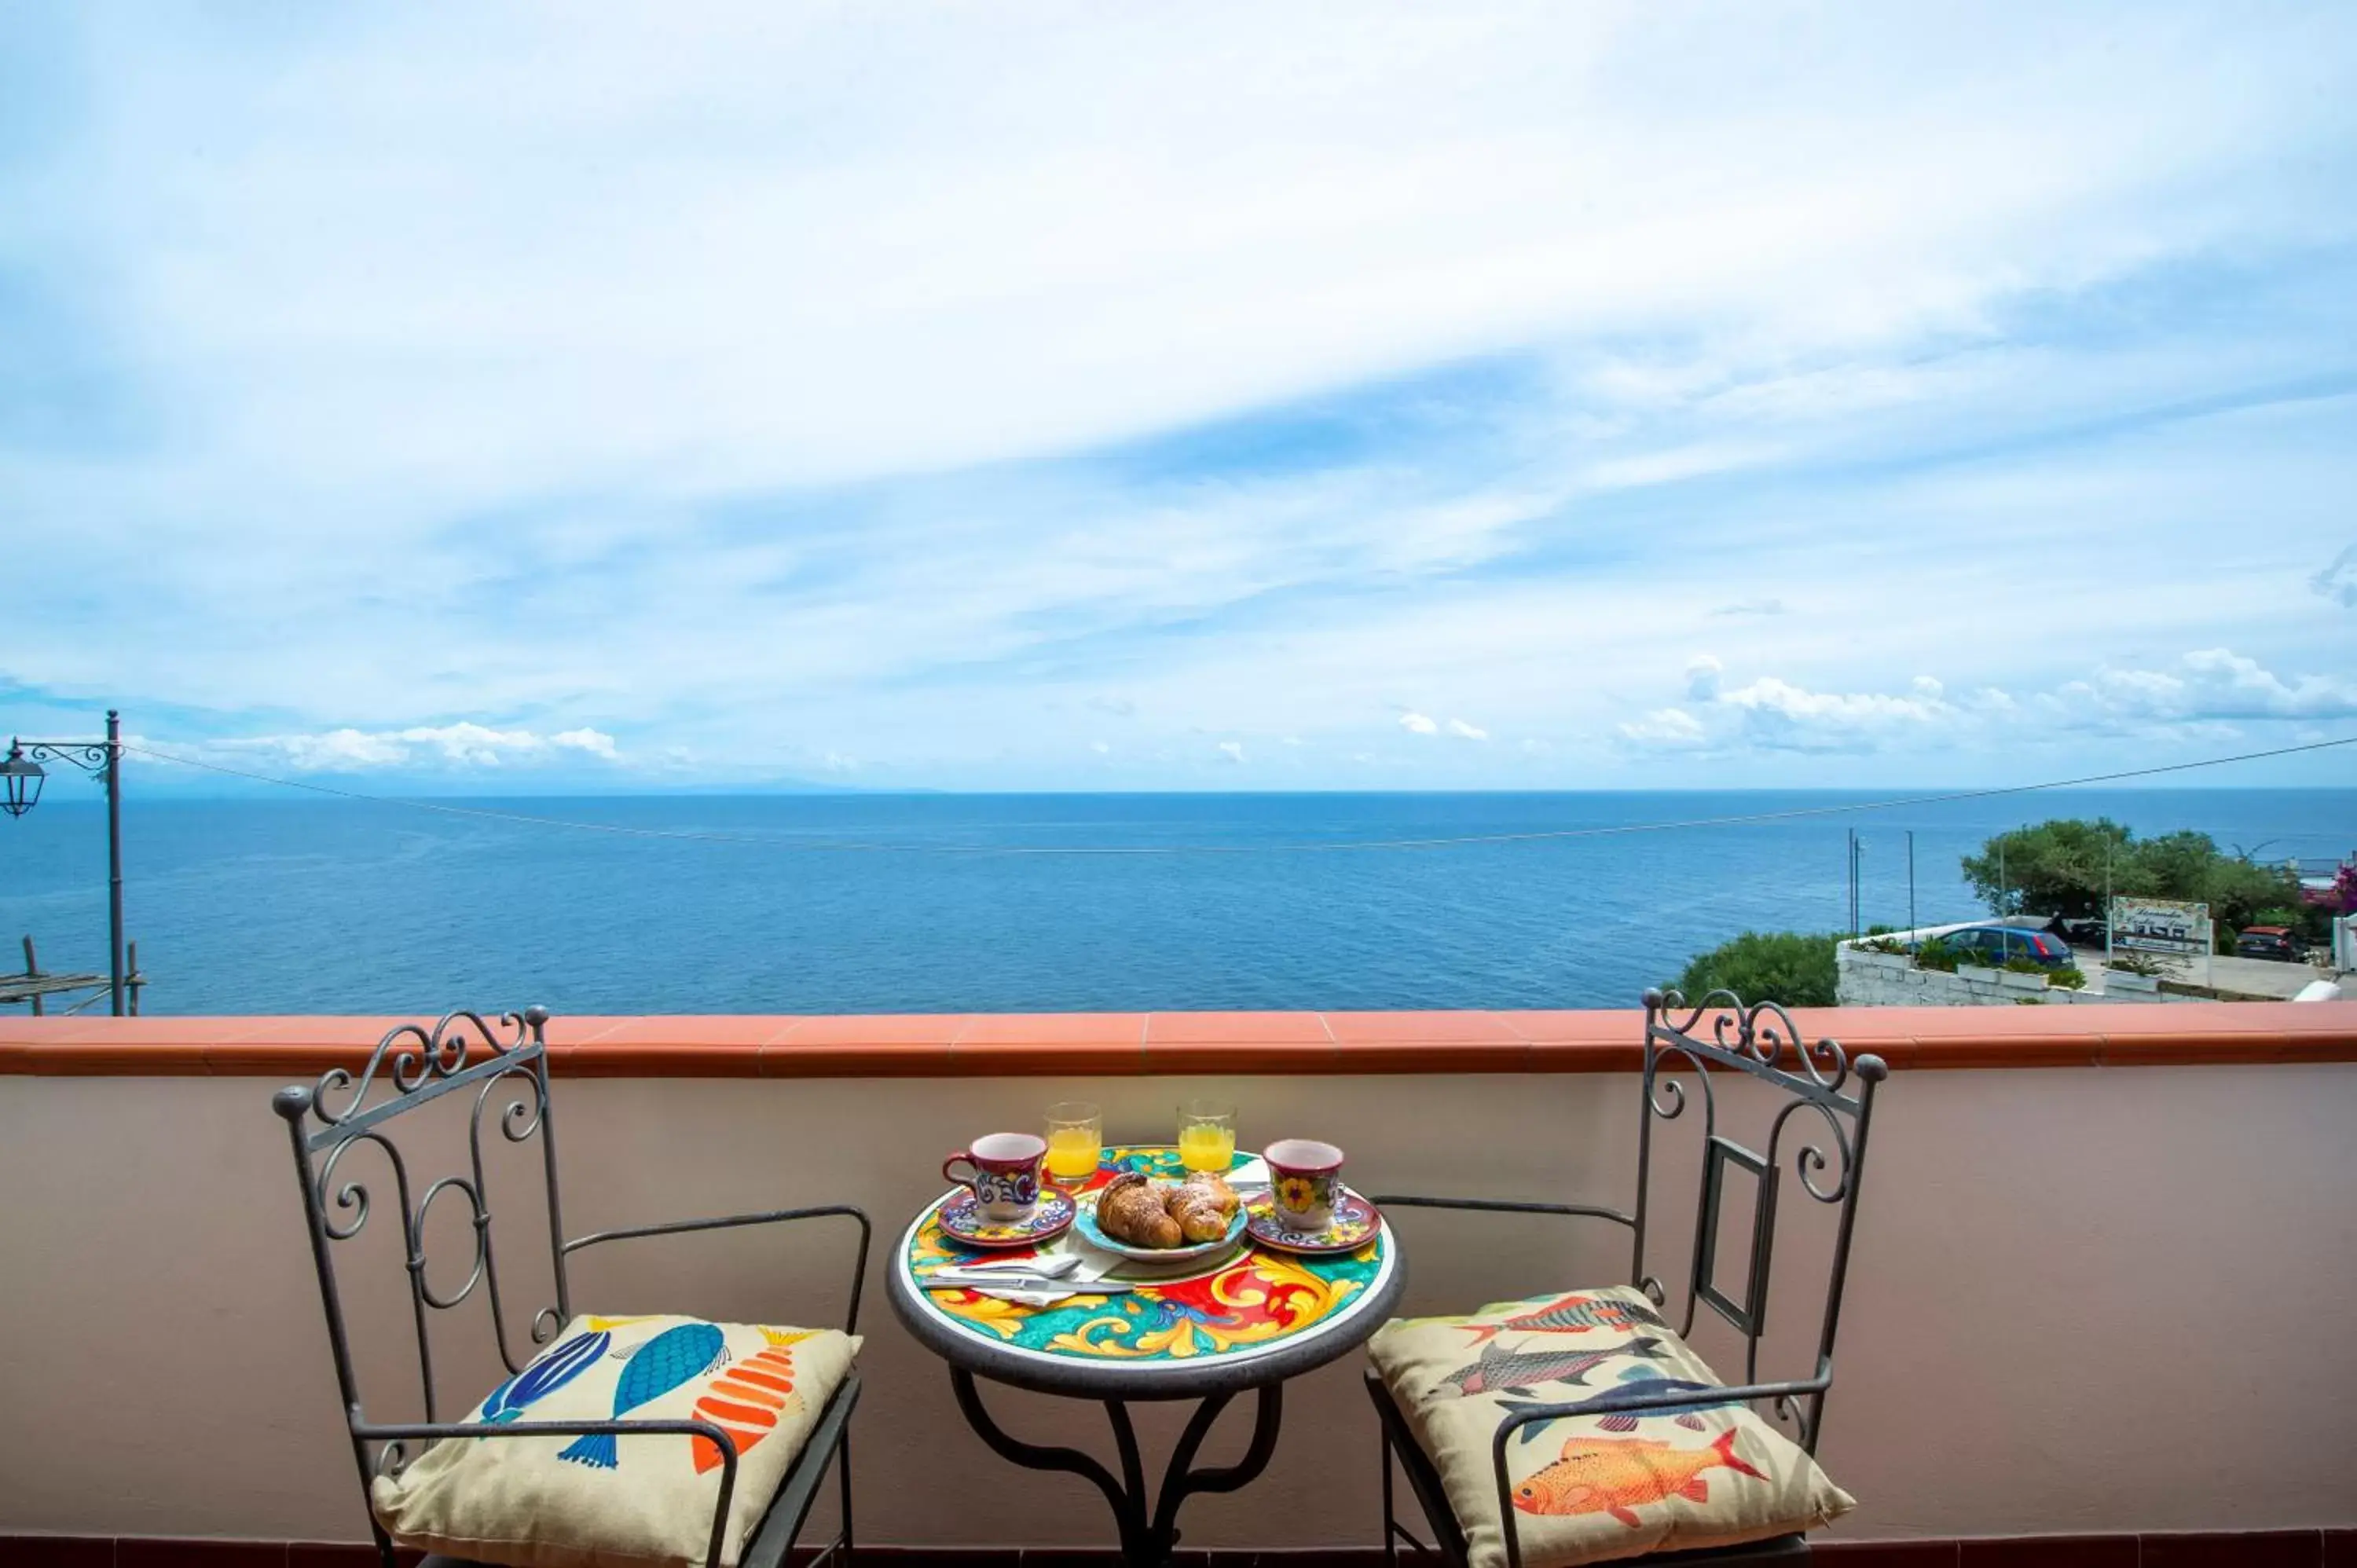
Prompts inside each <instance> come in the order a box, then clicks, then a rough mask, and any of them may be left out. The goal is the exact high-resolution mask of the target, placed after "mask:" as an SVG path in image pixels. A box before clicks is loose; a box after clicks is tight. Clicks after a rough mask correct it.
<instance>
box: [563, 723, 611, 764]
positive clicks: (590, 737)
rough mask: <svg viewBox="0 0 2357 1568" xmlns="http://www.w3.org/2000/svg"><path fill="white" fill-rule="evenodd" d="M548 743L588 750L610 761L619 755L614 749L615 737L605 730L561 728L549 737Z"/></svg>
mask: <svg viewBox="0 0 2357 1568" xmlns="http://www.w3.org/2000/svg"><path fill="white" fill-rule="evenodd" d="M548 744H549V745H551V746H564V747H569V748H570V749H572V750H575V751H586V752H587V753H588V754H589V755H590V756H592V757H604V758H606V760H608V762H611V761H613V760H614V759H615V758H616V757H618V756H619V753H618V752H616V751H615V749H614V737H613V736H610V735H608V734H606V733H605V732H604V731H603V730H594V729H567V730H559V731H557V732H556V733H555V734H554V735H553V736H549V737H548Z"/></svg>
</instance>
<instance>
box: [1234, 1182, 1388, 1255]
mask: <svg viewBox="0 0 2357 1568" xmlns="http://www.w3.org/2000/svg"><path fill="white" fill-rule="evenodd" d="M1244 1230H1246V1231H1247V1232H1248V1233H1249V1234H1250V1235H1251V1237H1252V1239H1253V1240H1255V1241H1257V1242H1259V1243H1260V1244H1261V1245H1262V1246H1264V1247H1274V1248H1275V1249H1276V1250H1277V1251H1280V1252H1308V1253H1313V1254H1316V1253H1325V1252H1355V1251H1358V1250H1359V1249H1360V1248H1361V1247H1363V1246H1365V1245H1366V1244H1367V1243H1368V1242H1370V1241H1372V1240H1374V1239H1375V1236H1376V1234H1377V1233H1378V1232H1380V1231H1381V1230H1383V1213H1382V1211H1381V1210H1379V1209H1377V1208H1375V1206H1374V1205H1373V1204H1372V1203H1369V1202H1368V1201H1367V1200H1366V1199H1365V1198H1363V1197H1360V1196H1359V1195H1358V1194H1357V1193H1355V1192H1352V1191H1351V1189H1350V1188H1349V1187H1344V1188H1342V1189H1341V1191H1340V1192H1339V1193H1337V1194H1336V1195H1335V1197H1334V1216H1333V1218H1332V1219H1329V1220H1328V1221H1327V1222H1326V1228H1325V1229H1324V1230H1293V1229H1291V1228H1290V1227H1288V1226H1287V1225H1286V1223H1285V1221H1284V1220H1282V1219H1278V1218H1277V1217H1276V1205H1275V1203H1274V1202H1273V1201H1272V1200H1270V1199H1269V1198H1265V1197H1255V1198H1254V1199H1253V1200H1252V1201H1251V1202H1250V1203H1248V1204H1246V1205H1245V1207H1244Z"/></svg>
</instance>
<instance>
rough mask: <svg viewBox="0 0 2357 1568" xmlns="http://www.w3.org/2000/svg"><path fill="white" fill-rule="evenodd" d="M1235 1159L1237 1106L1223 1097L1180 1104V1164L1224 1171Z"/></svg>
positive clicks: (1191, 1167)
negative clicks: (1222, 1098) (1221, 1098)
mask: <svg viewBox="0 0 2357 1568" xmlns="http://www.w3.org/2000/svg"><path fill="white" fill-rule="evenodd" d="M1235 1159H1236V1108H1235V1107H1234V1106H1233V1105H1232V1104H1230V1103H1228V1102H1227V1101H1221V1100H1189V1101H1187V1102H1186V1103H1185V1104H1183V1105H1181V1106H1179V1164H1180V1165H1185V1166H1186V1167H1187V1168H1188V1169H1189V1170H1190V1171H1224V1170H1226V1169H1227V1168H1228V1167H1229V1166H1230V1165H1233V1164H1235Z"/></svg>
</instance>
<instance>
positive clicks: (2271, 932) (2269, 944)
mask: <svg viewBox="0 0 2357 1568" xmlns="http://www.w3.org/2000/svg"><path fill="white" fill-rule="evenodd" d="M2234 956H2235V957H2237V958H2272V959H2277V960H2280V961H2283V962H2285V963H2298V962H2300V961H2302V960H2304V959H2305V958H2306V957H2307V956H2308V954H2307V951H2306V950H2305V949H2303V948H2302V947H2301V945H2300V940H2299V939H2298V937H2296V936H2294V935H2293V934H2292V930H2291V928H2290V927H2289V926H2244V928H2243V934H2242V935H2241V936H2239V937H2237V938H2235V939H2234Z"/></svg>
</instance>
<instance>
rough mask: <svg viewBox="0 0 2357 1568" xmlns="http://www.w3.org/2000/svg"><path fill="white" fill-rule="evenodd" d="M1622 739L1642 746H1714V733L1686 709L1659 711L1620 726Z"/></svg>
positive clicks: (1681, 748) (1669, 747)
mask: <svg viewBox="0 0 2357 1568" xmlns="http://www.w3.org/2000/svg"><path fill="white" fill-rule="evenodd" d="M1620 734H1621V736H1622V738H1624V739H1627V740H1631V741H1634V742H1636V743H1638V744H1639V745H1640V746H1661V747H1665V748H1668V749H1672V750H1690V749H1694V748H1696V747H1700V746H1707V745H1709V744H1710V733H1709V732H1708V731H1707V730H1706V729H1704V728H1703V726H1702V722H1701V721H1700V720H1699V719H1696V718H1695V716H1694V715H1693V714H1690V713H1687V712H1686V711H1685V710H1684V708H1655V709H1654V710H1653V711H1652V713H1650V714H1646V715H1645V716H1644V717H1643V718H1641V719H1636V720H1632V721H1631V722H1630V723H1628V724H1624V725H1621V726H1620Z"/></svg>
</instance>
